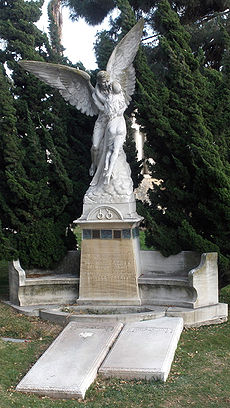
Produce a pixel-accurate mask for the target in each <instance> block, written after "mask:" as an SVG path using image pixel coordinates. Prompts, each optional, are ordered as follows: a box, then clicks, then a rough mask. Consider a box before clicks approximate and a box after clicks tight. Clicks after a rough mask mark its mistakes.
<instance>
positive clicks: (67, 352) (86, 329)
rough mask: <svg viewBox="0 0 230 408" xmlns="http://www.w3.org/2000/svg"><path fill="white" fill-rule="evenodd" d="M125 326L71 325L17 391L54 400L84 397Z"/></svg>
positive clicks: (118, 324) (32, 369) (33, 368)
mask: <svg viewBox="0 0 230 408" xmlns="http://www.w3.org/2000/svg"><path fill="white" fill-rule="evenodd" d="M122 326H123V325H122V323H114V324H112V323H109V324H107V323H103V324H99V323H97V324H87V323H86V324H80V323H75V322H71V323H69V324H68V325H67V326H66V327H65V329H64V330H63V331H62V333H61V334H60V335H59V336H58V337H57V339H56V340H55V341H54V342H53V343H52V344H51V346H50V347H49V348H48V349H47V350H46V352H45V353H44V354H43V355H42V356H41V357H40V359H39V360H38V361H37V363H36V364H35V365H34V366H33V367H32V368H31V369H30V371H29V372H28V373H27V374H26V376H25V377H24V378H23V379H22V380H21V382H20V383H19V384H18V386H17V388H16V390H17V391H22V392H29V393H37V394H40V395H46V396H50V397H52V398H74V397H77V398H84V395H85V392H86V390H87V389H88V387H89V386H90V384H91V383H92V382H93V381H94V379H95V377H96V375H97V371H98V368H99V367H100V365H101V363H102V361H103V360H104V358H105V356H106V355H107V353H108V351H109V349H110V347H111V346H112V344H113V342H114V341H115V339H116V337H117V336H118V334H119V332H120V330H121V329H122Z"/></svg>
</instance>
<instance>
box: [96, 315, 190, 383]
mask: <svg viewBox="0 0 230 408" xmlns="http://www.w3.org/2000/svg"><path fill="white" fill-rule="evenodd" d="M182 330H183V319H182V318H175V317H174V318H173V317H163V318H161V319H156V320H149V321H145V322H137V323H130V324H127V325H126V326H125V327H124V328H123V330H122V332H121V334H120V336H119V338H118V339H117V341H116V343H115V344H114V346H113V348H112V350H111V351H110V353H109V354H108V356H107V357H106V359H105V361H104V362H103V364H102V366H101V368H100V370H99V373H100V374H102V375H103V376H106V377H118V378H125V379H147V380H152V379H153V380H161V381H166V379H167V377H168V374H169V371H170V368H171V364H172V361H173V358H174V353H175V350H176V348H177V343H178V341H179V338H180V335H181V332H182Z"/></svg>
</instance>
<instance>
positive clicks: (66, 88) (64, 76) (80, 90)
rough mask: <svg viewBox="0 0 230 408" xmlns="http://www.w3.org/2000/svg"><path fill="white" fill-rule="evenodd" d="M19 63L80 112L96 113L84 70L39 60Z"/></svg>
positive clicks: (88, 79)
mask: <svg viewBox="0 0 230 408" xmlns="http://www.w3.org/2000/svg"><path fill="white" fill-rule="evenodd" d="M19 64H20V65H21V66H22V67H23V68H24V69H25V70H27V71H29V72H32V73H33V74H34V75H35V76H36V77H38V78H39V79H41V80H42V81H43V82H45V83H46V84H48V85H50V86H52V87H54V88H56V89H58V90H59V92H60V94H61V95H62V96H63V98H64V99H65V101H67V102H69V103H70V104H71V105H73V106H75V107H76V108H77V109H78V110H80V111H81V112H82V113H86V115H89V116H93V115H97V114H98V109H97V107H96V105H95V104H94V102H93V98H92V90H93V86H92V85H91V83H90V76H89V75H88V74H87V73H86V72H84V71H81V70H80V69H75V68H71V67H67V66H65V65H59V64H50V63H47V62H40V61H19Z"/></svg>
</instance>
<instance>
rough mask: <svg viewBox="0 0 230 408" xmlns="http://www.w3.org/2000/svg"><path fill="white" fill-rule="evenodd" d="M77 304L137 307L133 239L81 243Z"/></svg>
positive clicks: (94, 240)
mask: <svg viewBox="0 0 230 408" xmlns="http://www.w3.org/2000/svg"><path fill="white" fill-rule="evenodd" d="M78 303H79V304H84V303H92V304H94V303H95V304H96V303H97V304H100V303H101V304H103V303H106V304H117V305H126V304H129V305H139V304H140V298H139V292H138V284H137V266H136V254H135V251H134V246H133V240H132V239H121V240H115V239H113V240H111V239H103V240H102V239H98V240H97V239H92V240H83V241H82V250H81V275H80V290H79V299H78Z"/></svg>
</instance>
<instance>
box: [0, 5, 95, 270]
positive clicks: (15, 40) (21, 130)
mask: <svg viewBox="0 0 230 408" xmlns="http://www.w3.org/2000/svg"><path fill="white" fill-rule="evenodd" d="M42 3H43V1H38V2H24V1H23V0H14V1H13V0H11V1H10V0H9V1H7V2H2V3H0V37H1V39H2V40H3V41H5V48H3V49H2V50H1V52H0V59H1V62H2V63H4V64H7V66H8V68H10V69H11V78H12V84H11V87H10V88H9V85H7V84H8V82H7V77H6V75H3V79H2V80H3V83H4V84H5V89H4V93H3V95H2V98H3V99H2V109H3V110H6V108H7V107H6V105H5V104H4V101H5V100H6V98H7V95H8V97H9V100H10V104H9V106H10V108H9V109H10V110H9V109H8V111H7V113H8V116H7V117H6V121H5V122H6V123H7V124H8V126H9V129H7V133H6V135H8V136H9V137H8V139H7V136H6V137H3V136H2V135H3V134H1V140H2V145H1V146H0V155H1V156H3V158H4V160H3V161H1V164H2V167H1V168H2V173H3V176H4V177H3V178H1V180H2V181H1V183H2V184H4V185H3V188H2V189H1V191H3V197H4V198H2V196H1V199H0V207H1V221H2V231H3V234H7V235H10V238H9V239H10V243H12V247H13V248H14V250H15V253H18V254H19V257H20V260H21V262H22V264H23V265H24V266H27V267H28V266H29V267H31V266H36V267H45V268H47V267H50V266H52V265H54V264H55V263H56V262H58V261H59V260H60V259H61V258H62V257H63V255H64V254H65V252H66V249H67V243H66V239H65V235H66V228H67V227H68V226H69V224H70V223H71V222H72V221H73V219H75V218H77V217H78V216H79V215H80V210H81V208H80V205H79V202H82V198H83V194H84V192H85V190H86V188H87V184H86V185H85V184H84V181H82V190H81V191H76V189H75V188H74V194H75V197H74V195H73V185H75V181H74V180H75V177H78V179H79V178H80V176H79V172H77V174H76V175H75V177H73V181H72V180H71V179H70V176H71V175H72V173H73V170H72V168H70V165H69V156H70V155H71V156H73V157H72V161H71V163H72V164H73V163H74V166H75V168H76V167H77V166H76V163H78V159H79V157H81V161H82V162H83V159H82V153H83V151H84V146H83V145H82V144H81V143H79V141H78V139H77V138H78V134H80V135H81V134H82V133H83V132H84V136H85V139H86V140H90V136H89V131H88V129H87V126H86V125H87V124H86V121H85V120H84V119H82V118H81V124H80V125H79V126H78V124H77V121H75V125H76V128H75V129H74V130H73V128H71V124H72V122H73V116H72V115H74V116H75V112H76V111H73V109H72V108H70V107H69V106H67V104H66V103H65V102H64V100H63V99H62V98H61V96H60V95H59V93H58V92H56V91H55V90H53V89H51V88H50V87H48V86H46V85H45V84H43V83H42V82H40V81H38V80H37V79H36V78H35V77H34V76H33V75H30V74H28V73H26V72H25V71H24V70H22V69H21V68H20V67H19V65H18V64H17V61H18V59H20V58H23V59H32V60H44V59H45V60H46V61H48V62H66V61H65V60H62V57H61V56H60V53H59V52H57V51H58V50H57V49H55V50H54V51H52V47H51V46H50V45H49V42H48V39H47V37H46V35H44V34H42V33H41V32H40V31H39V30H38V29H37V27H36V26H35V25H34V22H35V21H37V20H38V18H39V16H40V14H41V5H42ZM7 90H8V91H7ZM7 92H8V94H7ZM16 118H17V119H16ZM74 120H75V119H74ZM75 137H76V140H73V139H74V138H75ZM69 140H71V143H72V145H71V146H73V145H74V146H75V145H77V146H78V149H77V148H76V149H75V154H74V155H73V150H72V149H71V150H70V146H69ZM88 144H89V142H88ZM88 156H89V153H88ZM5 157H6V158H5ZM15 157H16V158H15ZM83 157H84V160H85V161H86V160H87V159H88V161H89V157H87V155H85V156H83ZM11 162H12V163H14V166H16V169H15V168H13V166H12V164H11ZM8 163H10V164H8ZM87 164H88V163H87ZM73 203H74V205H73ZM74 210H75V211H76V212H75V213H74V214H73V212H74ZM6 239H8V236H6ZM7 245H8V244H7ZM5 246H6V245H5ZM1 249H2V248H1ZM10 253H12V250H11V251H10Z"/></svg>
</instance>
